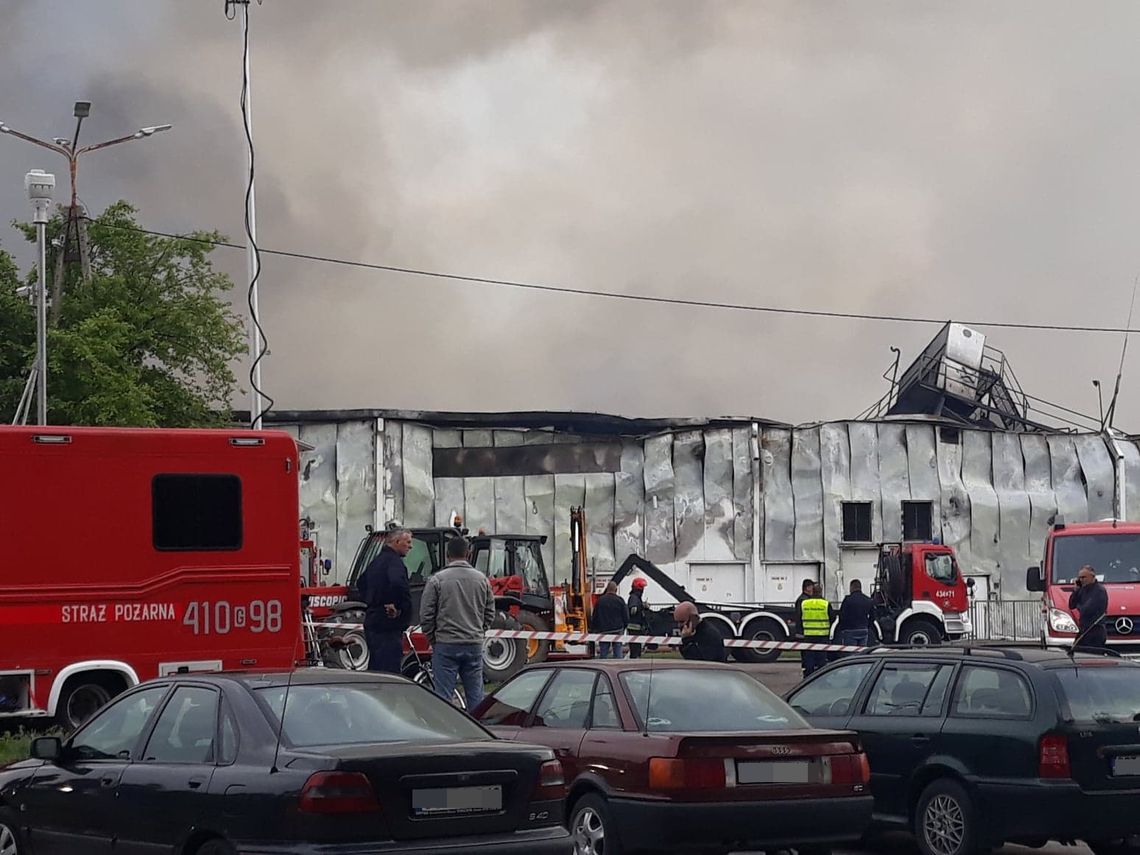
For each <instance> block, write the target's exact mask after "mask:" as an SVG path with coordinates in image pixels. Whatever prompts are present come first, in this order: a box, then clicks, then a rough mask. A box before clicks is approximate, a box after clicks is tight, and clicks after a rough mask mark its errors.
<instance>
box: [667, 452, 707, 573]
mask: <svg viewBox="0 0 1140 855" xmlns="http://www.w3.org/2000/svg"><path fill="white" fill-rule="evenodd" d="M704 457H705V440H704V436H703V435H702V434H701V432H700V431H684V432H682V433H678V434H676V435H674V437H673V526H674V532H675V537H676V539H677V561H679V562H680V561H701V560H703V559H704V557H705V549H704V546H705V544H704V540H705V480H704V476H703V470H704Z"/></svg>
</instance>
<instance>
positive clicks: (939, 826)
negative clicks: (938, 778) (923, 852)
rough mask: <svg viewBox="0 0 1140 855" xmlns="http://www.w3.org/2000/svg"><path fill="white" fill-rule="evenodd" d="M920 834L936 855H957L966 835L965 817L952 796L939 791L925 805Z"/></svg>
mask: <svg viewBox="0 0 1140 855" xmlns="http://www.w3.org/2000/svg"><path fill="white" fill-rule="evenodd" d="M922 836H923V837H924V838H925V839H926V845H927V846H928V847H929V848H930V850H931V851H932V852H935V853H937V855H957V853H958V852H959V851H960V850H961V849H962V841H963V839H964V838H965V836H966V817H965V815H964V814H963V812H962V806H961V805H960V804H958V800H957V799H955V798H954V797H953V796H948V795H946V794H945V793H939V794H938V795H936V796H935V797H934V798H933V799H931V800H930V803H929V804H928V805H927V806H926V811H925V813H924V814H923V817H922Z"/></svg>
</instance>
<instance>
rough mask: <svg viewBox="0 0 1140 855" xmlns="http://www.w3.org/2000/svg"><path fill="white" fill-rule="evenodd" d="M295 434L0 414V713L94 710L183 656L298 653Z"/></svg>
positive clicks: (277, 662) (253, 662)
mask: <svg viewBox="0 0 1140 855" xmlns="http://www.w3.org/2000/svg"><path fill="white" fill-rule="evenodd" d="M297 454H298V452H297V445H296V442H295V441H294V440H293V438H292V437H290V436H289V435H288V434H286V433H283V432H276V431H244V430H232V431H231V430H169V429H154V430H151V429H121V428H81V427H0V471H3V472H4V476H5V477H4V486H5V489H4V490H3V491H0V519H3V520H4V529H5V531H4V535H5V541H6V546H7V549H6V554H7V560H6V562H5V568H4V572H3V576H0V717H14V716H40V717H48V716H54V717H55V718H56V719H57V721H58V722H59V723H60V724H62V725H63V726H65V727H72V726H75V725H77V724H79V723H81V722H82V721H83V720H85V719H86V718H88V717H90V715H91V714H93V713H94V712H95V710H97V709H98V708H99V707H100V706H102V705H103V704H105V703H106V702H107V701H108V700H110V698H111V697H113V696H114V695H116V694H118V693H119V692H121V691H123V690H125V689H127V688H130V687H131V686H133V685H135V684H136V683H138V682H141V681H143V680H147V679H150V678H152V677H159V676H163V675H168V674H173V673H178V672H179V671H207V670H221V669H241V668H245V669H249V668H257V669H266V668H287V667H291V666H292V665H293V664H294V663H295V662H296V661H297V660H298V659H299V658H301V657H302V656H303V655H304V654H303V643H302V640H301V631H300V627H301V604H300V595H299V589H300V586H299V579H300V572H301V567H300V552H299V550H298V548H297V545H298V538H297V514H298V506H299V502H298V487H299V484H298V474H297V471H298V470H297Z"/></svg>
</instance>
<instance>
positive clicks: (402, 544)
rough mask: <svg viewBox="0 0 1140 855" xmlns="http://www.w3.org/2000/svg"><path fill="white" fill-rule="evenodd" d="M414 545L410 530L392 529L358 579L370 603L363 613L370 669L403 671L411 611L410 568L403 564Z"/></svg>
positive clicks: (367, 601)
mask: <svg viewBox="0 0 1140 855" xmlns="http://www.w3.org/2000/svg"><path fill="white" fill-rule="evenodd" d="M411 548H412V533H411V532H410V531H408V530H407V529H398V530H396V531H393V532H392V533H391V534H389V535H388V538H387V540H386V541H385V543H384V546H383V547H381V549H380V552H378V553H377V555H376V557H375V558H373V559H372V561H371V562H370V563H369V565H368V567H366V568H365V570H364V572H363V573H361V574H360V580H359V582H357V587H358V588H359V590H360V598H361V599H362V600H363V601H364V602H365V604H366V605H367V606H368V608H367V610H366V611H365V613H364V639H365V641H366V642H367V643H368V670H369V671H386V672H388V673H389V674H399V673H400V662H401V660H402V659H403V658H404V630H405V629H407V628H408V623H409V621H410V620H411V611H412V592H411V589H410V588H409V586H408V568H407V567H406V566H405V565H404V556H405V555H407V554H408V551H409V550H410V549H411Z"/></svg>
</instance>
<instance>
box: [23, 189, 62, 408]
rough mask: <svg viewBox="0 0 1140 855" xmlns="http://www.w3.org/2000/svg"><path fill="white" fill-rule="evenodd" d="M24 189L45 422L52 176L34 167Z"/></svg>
mask: <svg viewBox="0 0 1140 855" xmlns="http://www.w3.org/2000/svg"><path fill="white" fill-rule="evenodd" d="M24 189H25V190H27V192H28V200H29V201H30V202H31V203H32V208H33V209H34V212H33V214H32V222H33V223H35V225H36V243H37V245H38V248H39V255H40V262H39V265H38V267H39V271H38V272H39V286H38V288H37V291H36V366H35V368H34V369H33V371H34V372H35V376H36V424H40V425H46V424H47V376H48V366H47V222H48V219H49V218H50V215H51V200H52V196H53V195H54V193H55V176H54V175H50V174H48V173H47V172H44V171H43V170H42V169H33V170H32V171H31V172H29V173H28V174H27V175H25V176H24Z"/></svg>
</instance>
